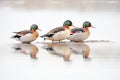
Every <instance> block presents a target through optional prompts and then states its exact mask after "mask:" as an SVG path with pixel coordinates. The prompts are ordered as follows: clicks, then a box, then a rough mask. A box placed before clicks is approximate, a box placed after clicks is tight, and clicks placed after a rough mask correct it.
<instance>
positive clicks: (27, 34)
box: [12, 24, 40, 43]
mask: <svg viewBox="0 0 120 80" xmlns="http://www.w3.org/2000/svg"><path fill="white" fill-rule="evenodd" d="M36 30H40V29H39V28H38V26H37V25H36V24H33V25H31V27H30V30H23V31H19V32H13V33H15V35H14V36H12V38H15V39H16V40H18V41H20V42H22V43H30V42H32V41H34V40H36V39H37V38H38V36H39V33H38V32H37V31H36Z"/></svg>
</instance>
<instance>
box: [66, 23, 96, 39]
mask: <svg viewBox="0 0 120 80" xmlns="http://www.w3.org/2000/svg"><path fill="white" fill-rule="evenodd" d="M89 27H93V26H92V24H91V23H90V22H89V21H85V22H84V23H83V28H78V27H75V28H73V29H71V34H70V36H69V37H68V38H67V39H68V40H71V41H84V40H85V39H87V38H88V37H89V36H90V30H89ZM93 28H95V27H93Z"/></svg>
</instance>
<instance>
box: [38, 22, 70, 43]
mask: <svg viewBox="0 0 120 80" xmlns="http://www.w3.org/2000/svg"><path fill="white" fill-rule="evenodd" d="M70 26H72V22H71V21H70V20H66V21H65V22H64V23H63V26H60V27H56V28H54V29H52V30H50V31H49V32H48V33H46V34H44V35H43V36H40V37H41V38H44V40H46V39H48V40H51V41H52V42H54V41H59V42H60V41H61V40H65V39H67V38H68V37H69V35H70V33H71V29H70Z"/></svg>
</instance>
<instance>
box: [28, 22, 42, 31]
mask: <svg viewBox="0 0 120 80" xmlns="http://www.w3.org/2000/svg"><path fill="white" fill-rule="evenodd" d="M30 30H31V31H35V30H40V29H39V28H38V26H37V25H36V24H32V25H31V27H30Z"/></svg>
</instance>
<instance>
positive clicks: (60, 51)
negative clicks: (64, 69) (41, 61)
mask: <svg viewBox="0 0 120 80" xmlns="http://www.w3.org/2000/svg"><path fill="white" fill-rule="evenodd" d="M44 49H46V50H47V51H48V52H49V53H50V54H53V55H57V56H59V57H63V59H64V60H65V61H70V56H71V51H70V48H69V46H68V45H66V44H61V43H50V44H47V46H45V47H44Z"/></svg>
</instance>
